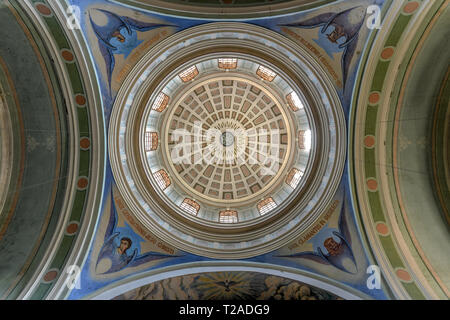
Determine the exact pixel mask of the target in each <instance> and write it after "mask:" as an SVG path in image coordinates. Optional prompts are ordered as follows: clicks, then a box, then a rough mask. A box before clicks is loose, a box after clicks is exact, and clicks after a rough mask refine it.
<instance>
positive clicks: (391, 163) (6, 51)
mask: <svg viewBox="0 0 450 320" xmlns="http://www.w3.org/2000/svg"><path fill="white" fill-rule="evenodd" d="M159 2H161V1H154V2H152V1H134V0H132V1H128V0H125V1H108V0H95V1H86V0H67V1H64V2H61V3H56V4H55V3H53V2H51V1H46V0H26V1H23V2H19V1H15V0H2V1H1V2H0V33H1V37H0V38H1V39H2V40H1V42H0V97H1V99H0V107H1V108H2V110H1V112H2V114H1V117H0V125H1V128H2V132H1V136H0V152H1V153H0V158H1V166H0V168H1V174H0V181H1V183H2V185H1V188H2V191H1V194H0V206H1V207H0V210H1V211H0V256H1V259H0V275H1V277H0V298H1V299H45V298H48V299H185V298H189V299H224V298H232V299H297V300H313V299H319V300H323V299H332V300H334V299H448V298H449V289H448V288H449V286H450V273H449V271H448V270H449V266H450V257H449V256H448V255H447V254H446V253H447V252H448V250H449V246H450V233H449V223H448V221H449V218H448V217H449V215H448V210H449V207H450V204H449V203H450V199H449V192H448V186H449V172H450V171H449V165H448V159H449V153H448V150H450V149H449V146H448V141H449V140H450V139H447V138H448V136H449V132H450V131H449V125H448V123H449V116H450V112H449V108H448V104H449V78H448V74H449V72H448V70H449V64H448V61H449V59H448V53H449V52H450V50H449V49H450V48H447V47H448V46H449V42H448V41H447V40H448V39H449V32H450V26H449V22H450V17H449V15H450V9H449V7H448V4H449V1H448V0H447V1H444V0H434V1H430V0H421V1H419V0H417V1H416V0H402V1H391V0H355V1H315V2H314V1H295V0H292V1H254V2H252V3H251V5H250V4H248V2H245V3H246V4H245V5H246V6H247V5H248V6H249V9H248V10H249V11H248V14H247V16H245V17H244V16H242V14H241V13H239V17H237V16H236V14H237V13H236V12H237V11H236V12H234V11H233V8H238V7H239V6H241V5H243V4H242V3H243V1H238V0H233V1H225V0H220V1H219V0H218V1H208V2H207V3H205V2H203V1H202V3H201V4H199V3H198V1H188V0H186V1H181V0H180V1H170V3H171V5H170V6H169V5H168V7H167V8H162V9H161V6H160V4H159ZM189 6H191V8H194V7H195V8H197V7H198V6H204V7H205V9H204V12H203V13H202V12H199V13H198V14H197V15H195V13H194V12H195V11H194V10H191V11H189V10H186V8H189ZM269 6H270V7H271V9H270V10H269V11H271V13H270V14H269V13H267V12H266V14H265V13H264V10H265V9H263V8H268V7H269ZM228 7H229V8H230V11H229V12H228V11H226V10H225V11H220V10H222V8H228ZM368 8H371V9H368ZM374 8H378V9H379V10H380V11H379V14H380V16H379V21H378V20H377V19H376V16H373V14H377V13H376V12H378V11H376V10H375V9H374ZM210 9H211V10H219V11H214V14H212V15H210V16H208V15H207V13H208V12H210V13H211V12H213V11H208V10H210ZM272 9H273V10H272ZM261 10H262V11H261ZM371 10H375V11H371ZM374 12H375V13H374ZM374 17H375V18H374ZM219 22H226V23H236V22H238V23H241V24H243V23H245V24H248V25H251V26H252V27H255V28H256V27H260V28H263V29H262V30H267V33H268V34H269V33H270V32H274V33H276V34H277V36H280V37H282V38H285V39H286V43H290V41H292V43H294V44H295V46H299V48H301V49H302V50H304V51H302V52H304V53H305V55H308V59H311V61H314V65H315V67H316V68H317V69H320V70H321V72H323V74H324V75H326V78H327V85H329V88H332V90H333V94H334V95H335V96H336V100H337V101H338V102H339V105H340V108H341V112H342V114H343V115H344V118H345V119H344V122H345V123H344V126H345V128H344V129H345V132H346V136H345V139H344V141H345V142H344V143H345V148H346V156H345V157H344V158H345V166H344V168H343V172H342V177H341V176H340V175H339V180H338V182H337V184H336V191H335V192H333V194H332V195H331V196H330V201H329V202H328V203H327V205H326V207H324V208H322V211H320V212H319V213H318V215H317V217H316V218H315V220H314V221H312V222H311V223H310V224H309V225H308V227H307V228H306V229H305V230H303V231H302V233H301V235H300V236H298V237H297V238H295V239H293V240H291V241H289V242H288V243H286V244H284V245H283V246H281V247H278V248H276V249H274V250H271V251H269V252H264V253H262V254H257V255H252V256H250V257H245V258H237V259H220V258H215V257H212V256H208V255H202V254H198V253H192V252H189V250H183V249H180V248H178V247H176V246H174V245H173V244H172V243H170V241H169V242H168V241H165V240H163V239H162V237H161V236H159V235H158V232H156V230H153V229H151V228H149V227H148V226H147V225H145V224H144V223H143V222H142V220H140V219H139V217H137V216H136V214H135V207H134V205H133V203H132V202H130V200H129V197H128V196H127V195H125V194H123V193H121V185H120V184H119V182H118V181H117V178H116V175H115V174H114V172H113V171H114V170H113V169H114V168H113V166H114V165H113V164H111V159H110V150H109V148H110V147H109V146H110V145H109V144H108V141H109V140H108V139H111V137H110V135H109V134H110V126H111V123H113V121H114V120H115V119H114V117H112V115H114V109H115V108H116V109H117V105H118V103H119V102H118V101H119V100H120V99H122V96H123V94H122V93H123V92H124V91H125V90H126V89H127V88H128V86H129V84H130V83H129V81H130V80H129V79H130V77H131V76H132V75H133V73H135V72H138V69H139V66H141V64H142V61H144V60H145V58H146V55H147V54H148V52H153V51H152V50H157V49H158V46H162V45H164V44H165V43H170V42H171V41H173V42H176V40H175V39H177V37H179V36H180V34H182V33H183V32H184V33H188V32H190V30H195V28H203V27H205V25H207V24H213V23H219ZM190 28H193V29H190ZM125 29H126V30H125ZM123 30H125V31H123ZM127 31H128V32H127ZM219 36H220V35H219ZM225 36H226V35H225ZM230 37H231V36H230ZM172 39H173V40H172ZM136 70H137V71H136ZM149 73H150V74H151V69H150V70H149ZM119 98H120V99H119ZM169 108H170V106H169ZM329 131H330V132H333V129H332V128H330V130H329ZM446 137H447V138H446ZM121 246H126V248H123V247H121ZM119 249H120V250H119ZM377 270H381V274H380V278H379V281H378V278H376V277H373V275H374V274H375V275H376V274H377ZM374 279H375V280H374Z"/></svg>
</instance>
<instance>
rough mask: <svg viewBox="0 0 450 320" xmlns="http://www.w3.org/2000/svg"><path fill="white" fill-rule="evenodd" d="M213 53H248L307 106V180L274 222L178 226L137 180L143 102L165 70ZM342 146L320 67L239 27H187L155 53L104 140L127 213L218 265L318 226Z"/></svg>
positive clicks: (131, 83)
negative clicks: (282, 79) (310, 134)
mask: <svg viewBox="0 0 450 320" xmlns="http://www.w3.org/2000/svg"><path fill="white" fill-rule="evenodd" d="M205 48H206V49H205ZM218 52H221V53H223V54H234V53H239V52H241V53H244V54H249V55H252V56H254V57H259V58H260V59H262V60H264V61H265V62H266V63H269V64H271V65H273V66H278V69H279V70H283V71H284V73H285V74H286V76H287V77H286V79H290V80H291V81H292V83H290V84H291V85H292V88H294V89H295V90H296V91H298V92H299V93H303V94H304V97H305V98H306V100H307V104H308V105H309V106H310V107H308V109H309V111H308V112H309V114H308V117H311V118H310V119H309V120H310V126H311V131H312V132H313V137H314V138H313V143H312V144H313V145H314V146H315V147H314V148H312V149H311V155H310V161H313V165H312V166H309V167H311V168H312V169H311V172H312V174H311V176H310V178H308V179H307V180H308V181H307V183H305V187H304V188H303V189H302V192H300V193H299V197H297V198H296V199H295V200H298V201H286V202H289V203H288V205H287V206H284V207H283V205H282V204H281V205H280V207H281V208H280V211H279V213H277V214H276V215H270V214H267V215H265V216H262V217H260V218H258V219H255V220H251V221H249V222H247V223H245V222H244V223H239V224H237V226H231V227H230V226H228V225H226V226H225V225H224V224H218V223H212V222H210V221H206V220H205V221H199V220H201V219H198V218H195V217H189V218H190V219H183V217H181V216H180V215H174V214H171V213H168V212H166V211H165V209H166V208H164V206H163V204H162V203H161V202H158V201H155V199H157V198H158V197H159V196H158V192H160V191H159V190H152V189H153V188H151V185H150V184H149V183H148V182H145V181H143V179H142V176H141V174H144V170H143V166H142V163H143V161H144V160H145V159H143V156H142V153H140V151H139V150H140V149H141V147H142V142H141V141H140V138H139V132H140V131H141V130H142V127H140V126H139V125H137V124H139V123H142V121H141V120H140V119H141V118H142V113H143V110H144V108H142V105H143V103H147V102H148V101H150V102H151V100H152V99H155V96H156V93H158V92H159V91H158V85H159V84H160V83H161V82H162V80H163V79H164V78H165V77H166V76H167V74H168V73H170V71H168V69H170V68H169V67H168V66H171V68H172V71H173V70H174V69H175V68H177V67H180V66H182V65H187V64H189V61H191V59H195V58H196V57H199V56H205V55H208V54H217V53H218ZM161 53H164V54H161ZM273 57H277V58H273ZM174 66H175V67H174ZM130 128H132V130H130ZM345 142H346V127H345V118H344V114H343V111H342V107H341V104H340V100H339V97H338V95H337V93H336V91H335V89H334V87H333V84H332V81H331V80H330V79H329V78H328V76H327V75H326V73H325V71H324V70H323V69H322V68H321V67H320V65H319V64H318V62H317V61H315V60H314V58H313V57H312V56H310V55H309V54H308V53H307V52H306V51H305V50H304V49H303V48H301V47H300V46H298V45H297V44H295V43H294V42H292V41H291V40H289V39H287V38H285V37H283V36H281V35H280V34H278V33H275V32H271V31H268V30H266V29H264V28H261V27H257V26H253V25H248V24H243V23H212V24H207V25H202V26H198V27H193V28H190V29H187V30H184V31H181V32H179V33H176V34H175V35H173V36H171V37H169V38H167V39H165V40H163V41H162V42H160V43H159V44H157V45H156V46H155V47H153V48H152V49H151V50H150V51H149V52H148V53H147V54H146V55H145V56H144V57H143V58H142V59H141V60H140V61H139V62H138V63H137V65H136V66H135V67H134V68H133V70H132V71H131V72H130V74H129V75H128V77H127V78H126V79H125V81H124V83H123V84H122V86H121V88H120V90H119V92H118V94H117V97H116V100H115V104H114V106H113V111H112V115H111V119H110V128H109V137H108V143H109V156H110V161H111V168H112V171H113V175H114V177H115V180H116V183H117V186H118V188H119V190H120V192H121V194H122V196H123V198H124V200H125V202H126V204H127V205H128V207H129V209H130V211H131V212H132V214H133V215H134V216H135V217H136V218H137V219H138V220H139V221H140V222H141V223H142V224H143V225H144V226H145V227H146V228H147V229H148V230H151V232H152V233H154V235H155V236H157V237H159V238H161V239H162V240H164V241H166V242H168V243H169V244H171V245H173V246H175V247H177V248H179V249H181V250H185V251H187V252H191V253H194V254H198V255H203V256H208V257H212V258H222V259H242V258H248V257H252V256H256V255H259V254H263V253H267V252H270V251H273V250H275V249H278V248H280V247H282V246H283V245H286V244H288V243H290V242H292V241H294V240H295V239H296V238H297V237H299V236H301V234H302V233H304V232H305V231H306V230H307V229H308V227H310V226H311V225H312V224H313V223H314V222H316V221H317V219H318V218H319V216H320V215H321V214H322V213H323V212H324V211H325V210H326V209H327V207H328V206H329V204H330V202H331V200H332V198H333V196H334V194H335V192H336V190H337V188H338V186H339V182H340V179H341V176H342V172H343V169H344V164H345V155H346V144H345ZM136 146H137V147H136ZM316 146H317V147H316ZM311 159H312V160H311ZM149 186H150V188H149ZM180 217H181V218H180Z"/></svg>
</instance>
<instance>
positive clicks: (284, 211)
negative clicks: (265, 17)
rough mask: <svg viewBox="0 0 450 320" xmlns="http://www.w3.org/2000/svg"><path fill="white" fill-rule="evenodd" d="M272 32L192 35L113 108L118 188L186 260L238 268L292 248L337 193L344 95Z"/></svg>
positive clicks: (152, 56) (149, 62)
mask: <svg viewBox="0 0 450 320" xmlns="http://www.w3.org/2000/svg"><path fill="white" fill-rule="evenodd" d="M244 30H245V31H244ZM264 33H266V34H267V31H264ZM261 34H263V33H262V32H261V30H260V29H258V28H257V27H254V26H249V25H244V24H236V23H221V24H210V25H208V26H204V27H197V28H195V30H192V29H191V30H189V32H185V33H184V32H181V33H179V34H177V35H176V36H174V37H173V38H171V39H168V40H167V42H163V43H162V45H161V48H160V49H158V51H154V52H151V53H149V54H148V55H146V56H145V57H144V58H143V59H142V61H141V62H139V64H140V68H139V69H138V68H136V69H134V72H131V74H130V76H129V78H128V80H127V81H129V83H130V86H128V87H123V88H122V90H121V91H120V92H119V99H118V100H117V101H116V104H115V106H114V109H113V114H112V117H111V127H110V128H111V130H110V133H109V143H110V150H111V152H110V154H111V159H112V167H113V172H114V174H115V177H116V179H117V180H118V181H121V183H120V184H119V186H120V188H121V190H122V192H123V193H124V194H127V195H129V197H127V198H126V199H127V200H128V201H129V202H128V204H129V205H130V206H133V207H136V209H137V210H136V211H139V213H135V214H136V215H137V217H138V219H140V220H141V221H142V222H143V223H144V224H146V225H148V228H151V229H152V230H154V229H157V230H158V231H159V232H161V234H160V236H162V237H164V238H165V239H166V241H168V242H169V243H173V244H174V245H175V244H176V245H177V246H182V247H183V248H184V249H185V250H188V251H191V252H195V253H199V254H200V253H201V254H203V255H207V256H214V257H227V258H230V257H234V258H238V257H245V256H252V255H255V254H257V253H261V252H264V251H266V250H271V249H272V248H274V247H277V246H281V245H283V243H286V241H289V240H288V239H291V237H293V236H294V235H295V234H296V233H301V232H303V231H304V230H305V228H307V226H308V225H309V224H310V223H313V222H314V221H315V219H316V217H315V214H316V213H317V211H316V210H318V208H320V207H321V206H326V205H327V204H328V203H329V201H330V198H329V197H330V195H331V194H332V192H333V190H335V188H336V187H337V184H336V181H337V179H338V177H339V176H340V174H341V172H342V168H343V160H344V156H345V148H344V144H343V141H342V140H341V139H342V137H343V135H344V134H345V125H344V124H343V115H342V113H341V110H342V109H341V108H340V106H339V102H338V100H337V99H336V96H333V94H335V93H334V89H333V88H330V87H329V86H327V84H326V82H324V78H323V75H321V74H320V73H318V72H317V71H313V70H312V69H311V65H310V63H311V62H310V61H308V60H307V59H305V58H304V57H303V56H300V55H298V52H301V50H302V49H301V48H298V51H297V52H296V51H295V50H294V48H296V46H295V44H291V43H287V42H286V39H282V38H279V37H278V36H277V35H276V34H273V35H272V34H270V35H267V36H261ZM224 43H228V45H227V46H226V47H224V45H223V44H224ZM266 46H269V47H272V48H273V50H278V52H285V53H283V54H281V55H278V56H276V55H275V54H272V55H271V54H270V53H269V54H268V53H267V47H266ZM291 46H292V47H291ZM204 48H208V49H207V50H205V49H204ZM275 57H276V58H275ZM155 68H156V69H158V70H160V73H159V74H164V75H165V76H164V77H163V78H161V77H159V78H154V77H153V76H152V75H154V74H156V73H155V72H154V70H155ZM293 69H295V70H298V73H297V74H294V73H293ZM151 70H153V71H152V72H150V71H151ZM307 70H311V71H310V72H308V71H307ZM337 123H340V125H337ZM116 136H119V137H120V139H119V140H117V139H116V138H115V137H116ZM292 207H296V208H298V210H304V213H303V214H301V215H293V214H292V212H293V211H292V210H291V209H289V208H292ZM138 208H139V209H138ZM315 212H316V213H315ZM286 221H291V223H290V224H289V225H286ZM293 229H294V230H296V231H295V232H293Z"/></svg>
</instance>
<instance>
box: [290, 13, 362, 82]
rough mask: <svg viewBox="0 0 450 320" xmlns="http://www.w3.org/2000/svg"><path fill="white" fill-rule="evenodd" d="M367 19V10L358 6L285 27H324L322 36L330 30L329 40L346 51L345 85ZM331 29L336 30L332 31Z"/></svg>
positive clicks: (343, 64)
mask: <svg viewBox="0 0 450 320" xmlns="http://www.w3.org/2000/svg"><path fill="white" fill-rule="evenodd" d="M365 17H366V9H365V8H364V7H361V6H358V7H353V8H350V9H347V10H345V11H342V12H339V13H334V12H329V13H324V14H320V15H318V16H316V17H314V18H311V19H308V20H305V21H301V22H294V23H290V24H286V25H284V26H286V27H296V28H308V29H312V28H317V27H322V28H321V29H320V33H321V34H325V33H326V32H327V30H329V32H330V33H329V34H326V36H327V40H328V41H329V42H330V43H332V44H334V45H336V46H337V49H338V50H342V49H343V50H344V54H343V56H342V62H341V64H342V74H343V83H344V85H345V82H346V80H347V76H348V69H349V67H350V63H351V61H352V59H353V55H354V53H355V50H356V47H357V44H358V36H359V31H360V29H361V27H362V26H363V24H364V20H365ZM330 27H333V28H334V29H333V30H332V31H330V30H331V28H330Z"/></svg>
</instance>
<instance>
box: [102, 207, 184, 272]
mask: <svg viewBox="0 0 450 320" xmlns="http://www.w3.org/2000/svg"><path fill="white" fill-rule="evenodd" d="M116 216H117V212H116V208H115V205H114V202H113V203H112V205H111V212H110V217H109V221H108V226H107V228H106V232H105V237H104V242H103V245H102V247H101V249H100V252H99V254H98V257H97V259H96V265H95V270H96V272H97V274H110V273H114V272H118V271H121V270H123V269H125V268H129V267H137V266H139V265H142V264H144V263H147V262H150V261H155V260H162V259H167V258H175V257H178V256H174V255H168V254H162V253H158V252H146V253H143V254H139V250H138V249H139V247H138V246H136V245H135V246H134V249H133V242H136V243H138V242H139V241H138V240H139V239H136V241H133V240H132V239H131V236H130V234H131V232H127V233H126V235H127V236H121V234H122V233H123V231H120V230H121V228H117V219H116ZM119 239H120V241H119ZM129 250H133V251H132V252H131V254H129V253H128V251H129Z"/></svg>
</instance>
